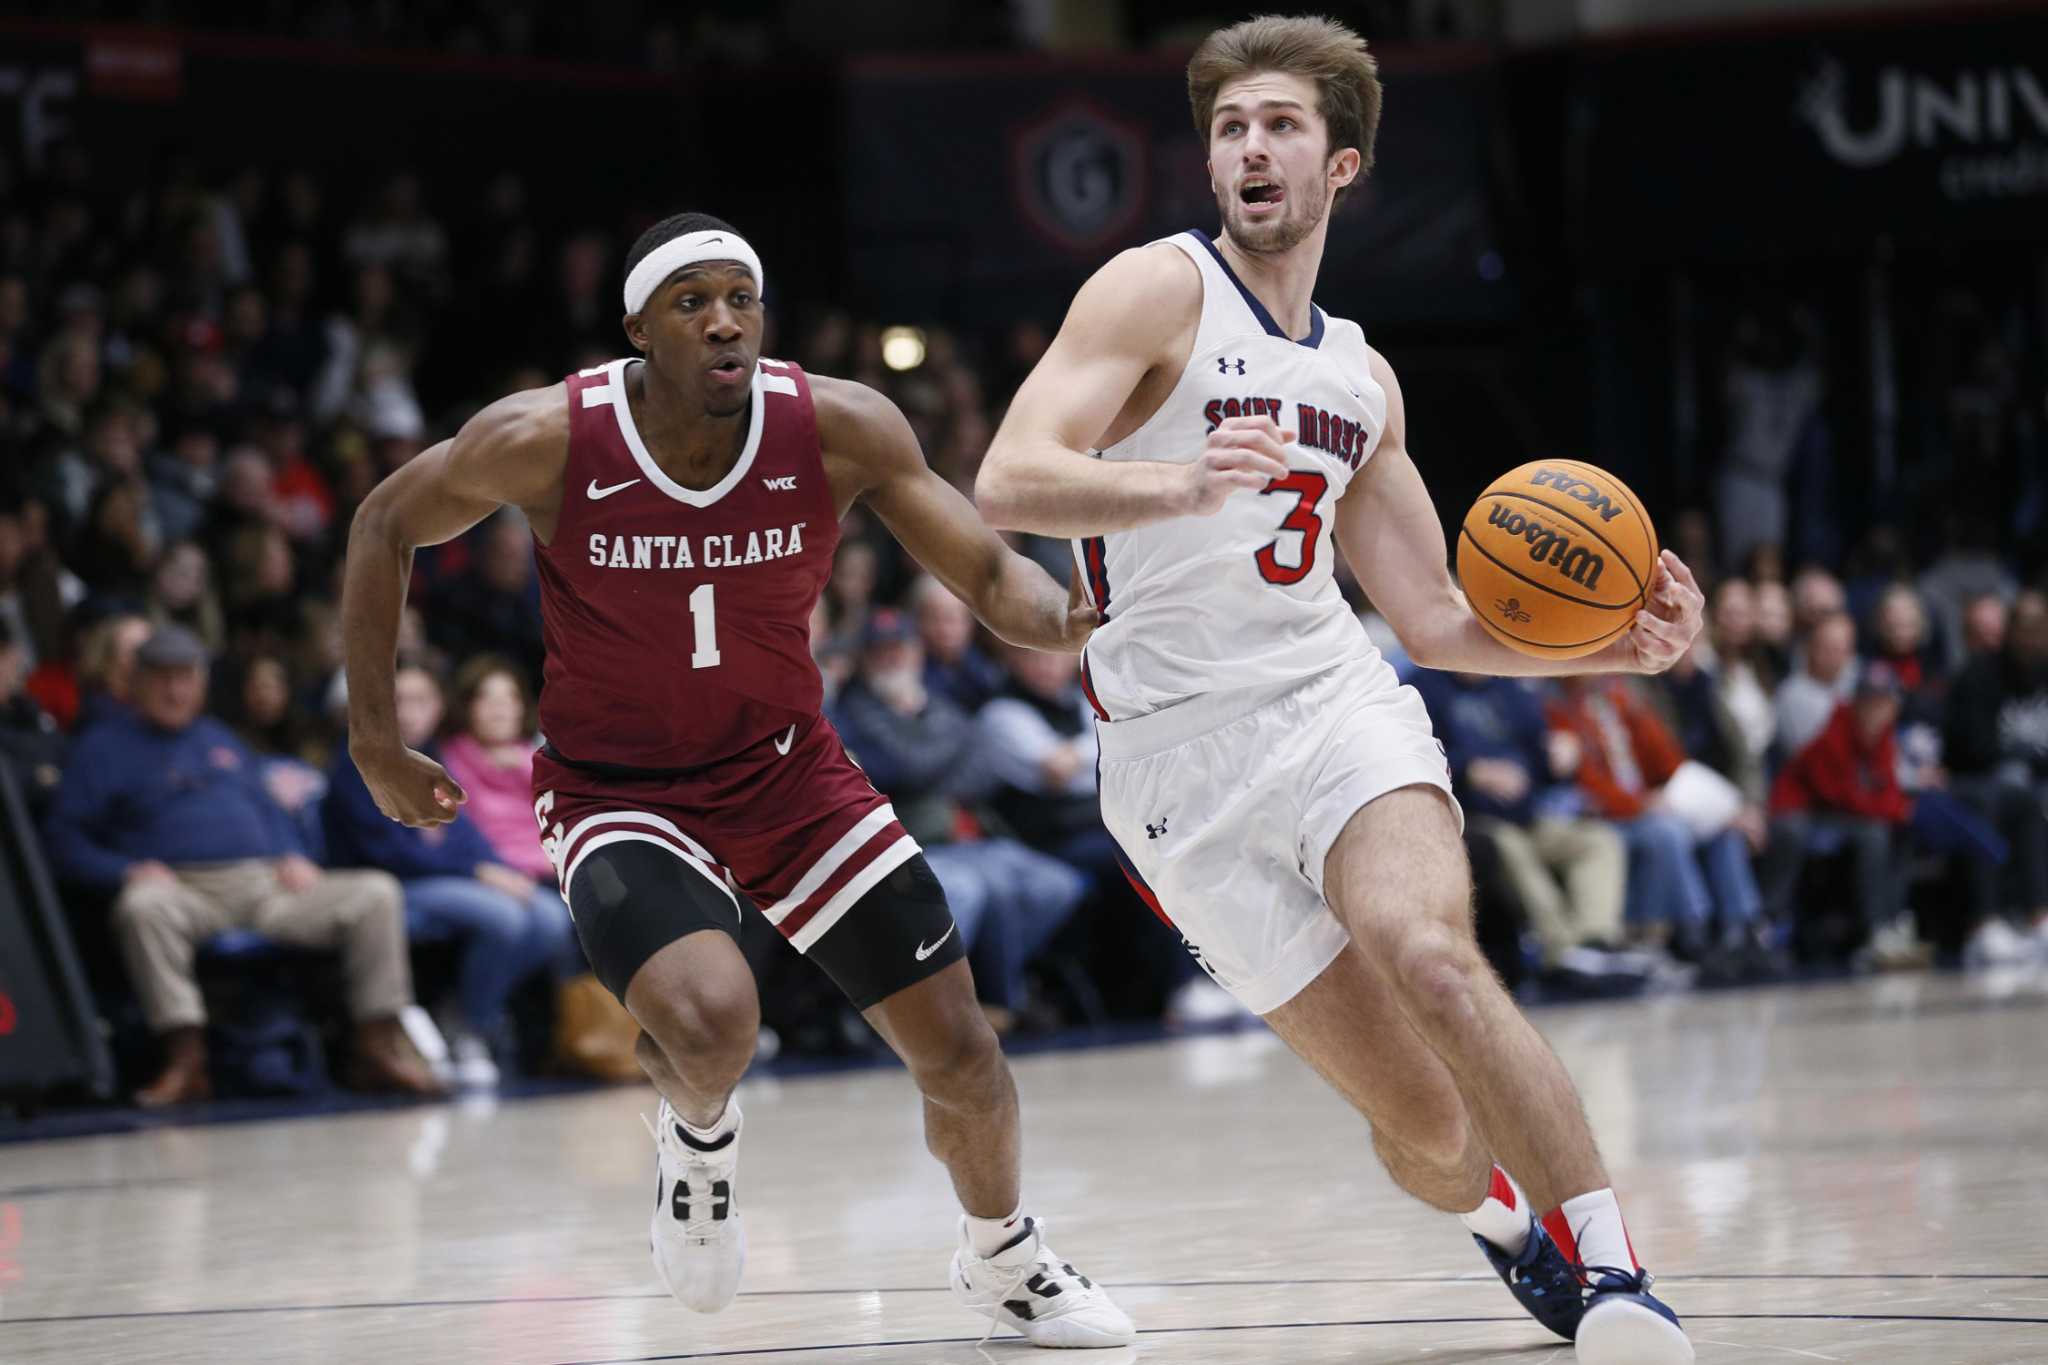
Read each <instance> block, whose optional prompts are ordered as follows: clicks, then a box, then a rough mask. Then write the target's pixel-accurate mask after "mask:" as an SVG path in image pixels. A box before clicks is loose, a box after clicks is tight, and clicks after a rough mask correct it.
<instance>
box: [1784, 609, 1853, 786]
mask: <svg viewBox="0 0 2048 1365" xmlns="http://www.w3.org/2000/svg"><path fill="white" fill-rule="evenodd" d="M1855 688H1856V623H1855V622H1854V621H1852V620H1850V619H1849V614H1848V613H1847V612H1841V611H1837V612H1833V613H1830V614H1829V615H1826V616H1823V617H1822V618H1821V619H1820V620H1819V621H1817V622H1815V623H1814V626H1813V630H1812V631H1811V633H1809V634H1808V635H1807V637H1806V647H1805V649H1804V651H1803V653H1802V657H1801V659H1800V667H1799V669H1798V671H1796V672H1794V673H1793V674H1792V675H1791V676H1790V677H1788V678H1786V679H1785V681H1784V682H1782V683H1780V684H1779V685H1778V695H1777V698H1776V701H1775V706H1776V708H1777V712H1778V746H1779V749H1780V750H1781V751H1782V752H1784V753H1787V754H1796V753H1798V752H1799V751H1800V750H1801V749H1804V748H1805V747H1806V746H1807V745H1808V744H1810V743H1812V742H1813V738H1814V736H1816V735H1818V734H1819V733H1820V732H1821V731H1822V730H1823V729H1825V728H1826V727H1827V723H1828V718H1829V717H1831V716H1833V715H1834V714H1835V707H1837V706H1838V705H1840V704H1841V703H1842V702H1844V701H1846V700H1847V699H1848V697H1849V695H1850V693H1851V692H1853V691H1854V690H1855Z"/></svg>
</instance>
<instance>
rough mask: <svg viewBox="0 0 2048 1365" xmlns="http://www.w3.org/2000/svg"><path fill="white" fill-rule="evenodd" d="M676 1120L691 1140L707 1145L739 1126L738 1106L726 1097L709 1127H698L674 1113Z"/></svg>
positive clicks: (700, 1144)
mask: <svg viewBox="0 0 2048 1365" xmlns="http://www.w3.org/2000/svg"><path fill="white" fill-rule="evenodd" d="M676 1122H677V1123H680V1124H682V1125H683V1131H684V1132H685V1133H688V1134H689V1135H690V1140H691V1141H692V1142H695V1143H697V1144H698V1145H699V1146H703V1147H708V1146H710V1145H711V1144H712V1143H715V1142H717V1141H718V1140H719V1139H720V1138H722V1137H724V1136H725V1135H726V1134H728V1133H730V1132H732V1131H733V1129H735V1128H737V1127H739V1126H740V1107H739V1106H738V1105H737V1104H734V1103H733V1102H732V1101H731V1100H730V1099H728V1100H727V1101H726V1102H725V1110H724V1112H722V1113H721V1114H719V1116H718V1117H717V1118H716V1119H714V1120H713V1121H712V1123H711V1126H710V1127H709V1128H699V1127H698V1126H697V1125H696V1124H694V1123H692V1122H690V1121H689V1120H688V1119H686V1118H684V1117H683V1116H682V1115H681V1114H677V1115H676Z"/></svg>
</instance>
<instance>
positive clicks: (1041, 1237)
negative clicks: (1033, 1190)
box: [975, 1218, 1074, 1347]
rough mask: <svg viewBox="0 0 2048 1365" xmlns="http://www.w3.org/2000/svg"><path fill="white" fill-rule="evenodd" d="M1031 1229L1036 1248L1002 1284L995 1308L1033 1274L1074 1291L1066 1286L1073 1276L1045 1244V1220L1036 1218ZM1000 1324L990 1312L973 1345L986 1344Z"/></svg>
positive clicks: (1068, 1290)
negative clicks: (1034, 1237)
mask: <svg viewBox="0 0 2048 1365" xmlns="http://www.w3.org/2000/svg"><path fill="white" fill-rule="evenodd" d="M1032 1231H1033V1232H1034V1233H1036V1234H1037V1237H1038V1250H1037V1251H1036V1252H1035V1253H1033V1254H1032V1257H1031V1259H1030V1260H1028V1261H1026V1262H1025V1263H1024V1264H1023V1265H1022V1266H1019V1267H1018V1269H1017V1273H1016V1274H1015V1275H1013V1276H1012V1277H1011V1278H1010V1282H1009V1283H1008V1284H1006V1285H1004V1286H1003V1289H1002V1292H1001V1293H999V1294H997V1295H996V1299H995V1306H996V1307H997V1308H1001V1307H1002V1306H1003V1305H1004V1304H1005V1303H1007V1302H1008V1301H1009V1300H1011V1299H1013V1298H1015V1297H1016V1296H1017V1291H1018V1290H1020V1289H1022V1288H1023V1287H1024V1286H1025V1285H1026V1284H1027V1283H1028V1282H1029V1281H1030V1280H1031V1278H1032V1276H1034V1275H1043V1276H1045V1278H1046V1279H1047V1280H1050V1281H1051V1282H1053V1283H1054V1284H1057V1285H1059V1286H1060V1289H1061V1292H1062V1293H1069V1292H1074V1291H1072V1290H1070V1289H1069V1288H1068V1286H1069V1285H1071V1284H1072V1283H1073V1279H1074V1277H1072V1276H1070V1275H1068V1274H1067V1273H1066V1267H1065V1266H1064V1265H1063V1264H1062V1263H1061V1262H1060V1261H1059V1260H1058V1259H1057V1258H1056V1257H1054V1255H1053V1254H1052V1252H1051V1251H1050V1250H1048V1249H1047V1247H1046V1245H1045V1220H1044V1219H1043V1218H1039V1219H1036V1220H1035V1226H1034V1227H1033V1229H1032ZM977 1259H979V1260H982V1261H984V1262H986V1261H987V1258H986V1257H978V1258H977ZM1039 1297H1041V1298H1044V1297H1046V1296H1045V1295H1040V1296H1039ZM1001 1325H1002V1320H1001V1319H1000V1318H998V1317H997V1316H996V1315H995V1314H993V1313H991V1314H990V1315H989V1319H988V1330H987V1331H985V1332H983V1333H982V1334H981V1340H980V1341H978V1342H976V1343H975V1345H976V1346H977V1347H980V1346H986V1345H987V1344H988V1340H989V1338H990V1337H992V1336H994V1335H995V1334H996V1328H998V1327H1000V1326H1001Z"/></svg>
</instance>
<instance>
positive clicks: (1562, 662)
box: [1336, 351, 1706, 675]
mask: <svg viewBox="0 0 2048 1365" xmlns="http://www.w3.org/2000/svg"><path fill="white" fill-rule="evenodd" d="M1371 354H1372V374H1373V378H1374V379H1377V380H1378V381H1379V383H1380V387H1381V388H1383V389H1385V390H1386V393H1387V426H1386V430H1385V432H1384V433H1382V435H1381V436H1380V443H1379V446H1378V447H1377V448H1376V449H1375V450H1374V451H1373V456H1372V458H1371V459H1370V460H1368V461H1367V462H1366V465H1365V468H1364V469H1362V470H1360V471H1359V472H1358V476H1357V477H1356V478H1354V479H1353V480H1352V481H1351V486H1350V487H1349V488H1348V489H1346V490H1345V493H1344V497H1343V499H1342V501H1340V502H1339V503H1338V504H1337V525H1336V536H1337V544H1338V546H1339V548H1341V549H1342V550H1343V552H1344V558H1345V560H1346V561H1347V562H1348V563H1349V564H1350V565H1351V571H1352V573H1354V574H1356V575H1357V577H1358V583H1359V586H1360V587H1362V588H1364V589H1365V593H1366V596H1367V597H1370V598H1371V599H1372V604H1373V605H1374V606H1375V607H1377V608H1378V609H1379V610H1380V612H1381V613H1382V614H1383V615H1385V616H1386V618H1387V622H1388V624H1389V625H1391V626H1393V628H1394V634H1395V635H1397V636H1399V637H1400V639H1401V645H1402V647H1403V648H1405V649H1406V650H1407V651H1408V655H1409V657H1410V658H1412V659H1414V660H1415V662H1416V663H1419V664H1421V665H1422V666H1423V667H1425V668H1441V669H1446V670H1449V671H1451V672H1457V673H1498V674H1523V675H1535V674H1571V673H1661V672H1663V671H1664V670H1665V669H1667V668H1669V667H1671V665H1672V664H1674V663H1676V662H1678V659H1679V657H1680V656H1681V655H1683V654H1684V653H1685V651H1686V649H1687V648H1688V647H1690V646H1691V644H1692V641H1693V637H1694V636H1696V635H1698V634H1699V632H1700V624H1701V620H1702V617H1701V612H1702V609H1703V608H1704V607H1705V605H1706V598H1705V597H1704V596H1703V595H1702V594H1701V592H1700V589H1699V584H1697V583H1696V582H1694V581H1693V576H1692V570H1690V569H1688V568H1686V566H1685V564H1684V563H1683V562H1682V561H1681V560H1680V559H1679V558H1678V556H1677V555H1675V554H1673V553H1671V551H1669V550H1666V551H1665V552H1664V553H1663V556H1662V557H1661V558H1660V559H1659V561H1658V564H1657V572H1656V576H1655V577H1654V578H1653V579H1652V581H1651V584H1650V601H1649V605H1648V606H1646V607H1645V608H1644V609H1643V610H1642V611H1641V612H1640V613H1639V614H1638V615H1637V616H1636V621H1635V624H1634V625H1633V626H1632V627H1630V629H1629V631H1628V633H1627V634H1625V635H1623V636H1622V637H1621V638H1620V639H1618V640H1616V641H1615V642H1614V643H1613V644H1611V645H1609V646H1608V647H1607V648H1605V649H1603V650H1601V651H1600V652H1598V653H1597V654H1592V655H1589V656H1587V657H1585V658H1580V659H1537V658H1531V657H1530V656H1529V655H1526V654H1519V653H1517V652H1516V651H1514V650H1512V649H1509V648H1508V647H1507V646H1506V645H1504V644H1502V643H1501V642H1500V641H1498V640H1496V639H1494V638H1493V637H1492V636H1491V635H1489V634H1487V632H1486V628H1485V627H1484V626H1482V625H1480V624H1479V621H1478V619H1477V618H1476V617H1475V616H1473V614H1472V608H1471V606H1470V605H1469V604H1468V603H1467V602H1466V601H1465V594H1464V593H1463V592H1461V591H1459V590H1458V586H1457V585H1456V584H1455V583H1453V582H1452V581H1451V574H1450V568H1449V564H1448V556H1447V554H1446V547H1445V545H1444V531H1443V523H1442V522H1441V521H1439V520H1438V519H1437V514H1436V506H1435V504H1433V503H1432V502H1431V501H1430V497H1429V489H1428V488H1427V487H1425V486H1424V485H1423V482H1422V475H1421V474H1419V473H1418V472H1416V468H1415V462H1414V461H1413V460H1412V459H1410V458H1409V455H1408V421H1407V412H1406V409H1405V407H1404V405H1403V403H1402V401H1401V386H1400V383H1399V382H1398V381H1397V380H1396V379H1395V378H1394V370H1393V367H1392V366H1390V365H1388V364H1387V362H1386V360H1385V358H1384V357H1382V356H1381V355H1380V353H1379V352H1378V351H1373V352H1372V353H1371Z"/></svg>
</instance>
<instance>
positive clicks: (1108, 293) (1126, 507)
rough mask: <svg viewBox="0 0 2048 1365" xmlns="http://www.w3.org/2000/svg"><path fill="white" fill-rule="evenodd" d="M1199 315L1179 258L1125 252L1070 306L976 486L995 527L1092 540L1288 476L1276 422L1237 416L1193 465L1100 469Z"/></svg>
mask: <svg viewBox="0 0 2048 1365" xmlns="http://www.w3.org/2000/svg"><path fill="white" fill-rule="evenodd" d="M1201 313H1202V287H1201V275H1200V273H1199V272H1198V271H1197V270H1196V269H1195V266H1194V263H1193V262H1191V261H1189V260H1188V258H1187V257H1186V255H1184V254H1183V253H1182V252H1181V251H1180V249H1179V248H1177V247H1172V246H1150V247H1141V248H1138V249H1136V250H1132V251H1126V252H1124V253H1123V254H1122V255H1120V256H1118V257H1116V258H1115V259H1114V260H1112V261H1111V262H1110V263H1109V264H1108V265H1105V266H1104V267H1102V269H1101V270H1098V271H1097V272H1096V273H1095V276H1094V278H1092V279H1090V280H1089V281H1088V283H1087V284H1085V285H1083V286H1081V292H1080V293H1078V294H1076V295H1075V296H1074V305H1073V307H1072V308H1070V309H1069V310H1068V312H1067V320H1066V322H1064V323H1063V324H1061V326H1060V333H1059V335H1058V336H1057V337H1055V338H1054V339H1053V343H1052V345H1051V346H1050V347H1048V348H1047V350H1046V353H1045V355H1044V356H1043V357H1041V358H1040V359H1039V362H1038V365H1037V367H1036V368H1034V369H1033V370H1032V371H1031V375H1030V377H1029V378H1027V379H1026V380H1025V381H1024V384H1023V387H1021V388H1019V389H1018V390H1017V396H1016V398H1014V399H1013V400H1011V403H1010V409H1009V411H1008V412H1007V413H1006V414H1004V417H1003V424H1002V427H1001V428H1000V429H999V430H998V431H997V432H996V435H995V439H994V440H993V441H992V442H990V444H989V448H988V455H987V457H986V458H985V459H984V460H983V461H982V465H981V472H980V474H979V475H978V476H977V477H976V479H975V481H974V500H975V503H976V505H978V506H979V507H980V508H981V513H982V515H983V516H985V517H987V518H988V519H989V522H990V524H992V525H995V526H999V527H1001V528H1003V529H1004V530H1007V531H1036V532H1038V533H1039V534H1040V535H1048V536H1093V535H1103V534H1106V533H1108V532H1111V531H1124V530H1129V529H1130V528H1131V527H1133V526H1143V525H1145V524H1147V523H1149V522H1154V521H1164V520H1166V519H1167V518H1169V517H1184V516H1207V515H1208V514H1209V513H1211V512H1214V511H1215V510H1216V509H1217V508H1219V507H1221V506H1222V505H1223V503H1224V500H1225V499H1226V498H1228V497H1229V496H1230V495H1231V494H1232V493H1234V492H1236V491H1238V490H1239V489H1244V488H1248V489H1252V490H1254V491H1256V490H1258V489H1261V488H1264V487H1265V486H1266V484H1267V483H1269V482H1270V481H1271V480H1273V479H1277V478H1284V477H1285V476H1286V474H1287V461H1286V458H1285V457H1284V456H1283V455H1282V453H1281V451H1280V448H1279V442H1278V441H1277V440H1276V438H1275V436H1274V435H1273V433H1272V432H1271V431H1270V430H1269V428H1270V423H1268V424H1265V425H1264V426H1254V425H1252V424H1250V423H1247V422H1244V421H1243V420H1242V419H1236V418H1233V419H1231V420H1230V421H1227V422H1225V423H1224V424H1223V425H1222V427H1220V428H1218V430H1217V431H1215V432H1213V433H1211V435H1210V438H1209V441H1208V445H1207V447H1206V448H1205V449H1204V450H1202V451H1200V452H1199V453H1198V452H1195V451H1189V452H1188V454H1189V455H1190V456H1191V457H1194V458H1192V459H1191V461H1190V463H1187V464H1169V463H1165V462H1162V461H1151V460H1114V461H1111V460H1097V459H1091V458H1089V452H1090V451H1092V450H1094V449H1095V448H1096V447H1097V446H1098V445H1099V444H1100V443H1101V441H1102V438H1103V436H1104V434H1105V433H1107V432H1108V431H1109V430H1110V427H1111V424H1112V423H1114V422H1115V421H1116V419H1117V415H1118V414H1119V413H1121V412H1122V411H1123V410H1124V405H1125V404H1126V403H1128V402H1129V401H1130V398H1131V395H1132V394H1133V393H1135V392H1136V391H1137V389H1138V386H1139V385H1140V384H1141V383H1142V382H1143V381H1144V379H1145V377H1146V375H1148V374H1152V373H1155V372H1170V373H1172V374H1173V375H1174V376H1175V378H1176V379H1177V378H1178V375H1179V369H1180V367H1181V366H1182V365H1184V364H1186V362H1187V354H1186V351H1187V346H1188V344H1189V341H1190V339H1191V338H1192V337H1193V335H1194V329H1195V326H1196V324H1197V323H1198V322H1199V321H1200V319H1201Z"/></svg>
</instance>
